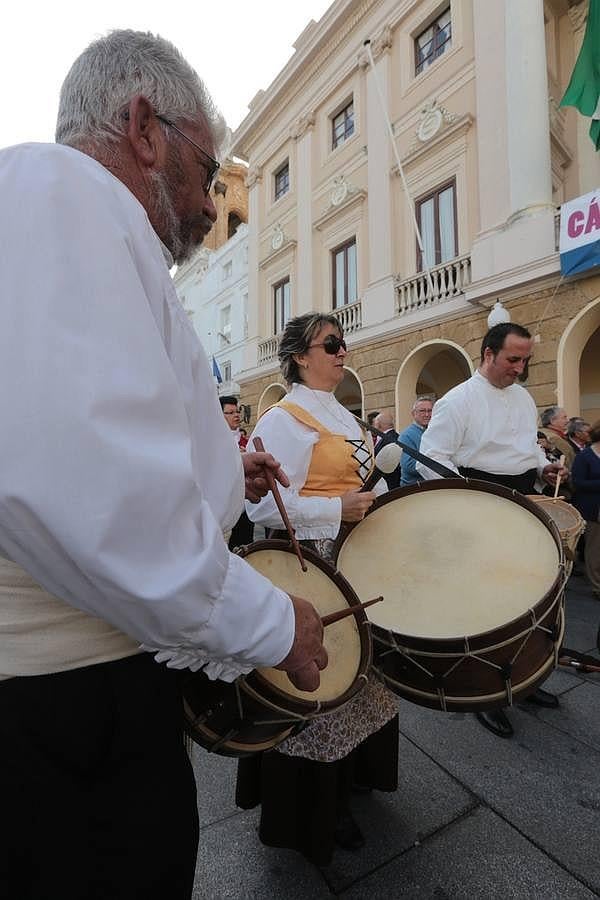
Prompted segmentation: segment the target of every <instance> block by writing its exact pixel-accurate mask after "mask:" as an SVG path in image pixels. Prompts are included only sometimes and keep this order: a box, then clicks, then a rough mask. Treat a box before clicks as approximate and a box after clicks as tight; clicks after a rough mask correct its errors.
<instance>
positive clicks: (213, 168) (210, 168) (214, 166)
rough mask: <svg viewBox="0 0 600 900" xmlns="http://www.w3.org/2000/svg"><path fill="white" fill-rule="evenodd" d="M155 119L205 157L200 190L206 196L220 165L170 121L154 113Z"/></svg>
mask: <svg viewBox="0 0 600 900" xmlns="http://www.w3.org/2000/svg"><path fill="white" fill-rule="evenodd" d="M156 118H157V119H158V120H159V122H164V124H165V125H168V126H169V128H172V129H173V131H176V132H177V134H178V135H180V137H182V138H184V139H185V140H186V141H187V142H188V144H191V145H192V147H194V148H195V149H196V150H198V151H199V152H200V153H201V154H202V155H203V156H205V157H206V159H207V160H208V162H203V163H202V165H203V166H204V168H205V169H206V178H205V180H204V184H203V185H202V188H203V190H204V193H205V194H208V193H209V191H210V189H211V187H212V186H213V182H214V180H215V176H216V174H217V172H218V171H219V169H220V168H221V164H220V163H219V162H217V160H216V159H214V158H213V157H212V156H211V155H210V153H207V152H206V150H203V149H202V147H201V146H200V144H197V143H196V141H193V140H192V139H191V137H188V136H187V134H185V133H184V132H183V131H182V130H181V128H178V127H177V125H175V124H174V123H173V122H171V120H170V119H165V117H164V116H160V115H159V114H158V113H156Z"/></svg>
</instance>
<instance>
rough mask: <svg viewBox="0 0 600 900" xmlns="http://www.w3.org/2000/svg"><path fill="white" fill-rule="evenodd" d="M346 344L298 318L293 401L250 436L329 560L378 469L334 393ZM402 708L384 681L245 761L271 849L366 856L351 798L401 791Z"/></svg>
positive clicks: (333, 328)
mask: <svg viewBox="0 0 600 900" xmlns="http://www.w3.org/2000/svg"><path fill="white" fill-rule="evenodd" d="M345 358H346V344H345V342H344V340H343V336H342V331H341V328H340V324H339V322H338V320H337V319H336V318H335V317H334V316H328V315H320V314H317V313H308V314H306V315H303V316H298V317H297V318H295V319H291V320H290V321H289V322H288V324H287V325H286V328H285V330H284V333H283V335H282V338H281V341H280V345H279V362H280V366H281V372H282V374H283V377H284V378H285V380H286V382H287V384H288V386H289V391H288V394H287V395H286V397H285V398H284V399H283V400H281V401H280V402H279V403H277V404H276V405H275V406H273V407H271V409H269V410H268V411H267V412H266V413H265V414H264V416H262V418H261V419H260V421H259V422H258V424H257V426H256V428H255V429H254V432H253V435H252V437H257V436H259V437H261V438H262V441H263V443H264V445H265V448H266V449H267V450H268V451H269V452H270V453H272V454H273V455H274V456H275V458H276V459H278V460H279V461H280V462H281V465H282V468H283V469H284V471H285V472H286V474H287V476H288V478H289V480H290V487H289V488H287V489H281V494H282V498H283V502H284V504H285V507H286V509H287V512H288V515H289V518H290V522H291V523H292V525H293V526H294V528H295V530H296V537H297V538H298V539H299V540H300V541H301V542H302V543H303V544H305V545H306V546H309V547H310V548H311V549H313V550H315V551H316V552H317V553H318V554H319V555H320V556H322V557H323V558H324V559H327V560H331V557H332V551H333V544H334V540H335V538H336V536H337V534H338V532H339V529H340V526H341V523H342V522H358V521H360V520H361V519H362V518H363V517H364V515H365V513H366V512H367V510H368V508H369V507H370V506H371V504H372V503H373V500H374V499H375V494H374V493H372V492H369V491H366V492H364V493H358V491H359V489H360V488H361V486H362V485H363V484H364V482H365V481H366V479H367V477H368V475H369V473H370V471H371V469H372V467H373V447H372V441H371V438H370V436H369V437H367V435H366V434H365V433H364V432H363V431H362V429H361V427H360V425H359V424H358V422H357V421H356V419H355V418H354V416H352V414H351V413H350V412H348V410H347V409H346V408H345V407H343V406H342V405H341V404H340V403H338V401H337V400H336V399H335V396H334V393H333V392H334V391H335V389H336V388H337V387H338V385H339V384H340V383H341V381H342V380H343V378H344V360H345ZM247 512H248V515H249V517H250V518H251V519H252V520H253V521H254V522H255V524H259V525H263V526H264V527H265V528H267V529H273V530H275V531H278V530H280V529H282V528H283V527H284V526H283V523H282V521H281V517H280V515H279V512H278V510H277V507H276V505H275V502H274V500H273V498H272V496H271V495H270V494H269V495H267V496H266V497H264V498H263V499H262V500H261V501H260V503H258V504H255V505H252V504H247ZM397 710H398V701H397V699H396V698H395V697H394V695H393V694H391V693H390V692H389V691H388V690H387V689H386V688H385V687H384V686H383V685H382V684H381V683H380V682H379V681H378V680H376V678H375V677H373V678H372V679H371V680H370V681H369V683H368V684H367V686H366V687H365V688H364V689H363V690H362V691H361V692H360V693H359V694H358V695H357V696H356V697H355V698H354V699H353V700H351V701H350V702H349V703H348V704H346V705H345V706H343V707H342V708H341V709H339V710H337V711H336V712H334V713H330V714H328V715H327V716H323V717H321V718H319V719H316V720H313V721H312V722H311V723H310V724H309V725H308V726H307V727H306V728H305V729H304V730H303V731H302V732H300V734H298V735H296V736H294V737H291V738H288V739H287V740H286V741H284V742H283V743H282V744H280V745H279V746H278V747H277V748H276V749H275V750H274V751H272V752H270V753H265V754H263V755H261V756H258V757H254V758H251V759H245V760H241V761H240V763H239V767H238V782H237V792H236V801H237V804H238V806H241V807H243V808H245V809H247V808H250V807H253V806H256V805H257V804H258V803H261V805H262V809H261V822H260V830H259V834H260V838H261V840H262V842H263V843H264V844H267V845H269V846H276V847H287V848H290V849H294V850H298V851H299V852H301V853H303V854H304V856H305V857H306V858H307V859H309V860H310V861H311V862H313V863H315V864H316V865H327V864H328V863H329V862H330V860H331V855H332V852H333V849H334V846H335V844H337V845H339V846H341V847H344V848H345V849H351V850H357V849H359V848H360V847H361V846H363V844H364V837H363V835H362V833H361V831H360V829H359V827H358V825H357V823H356V822H355V820H354V819H353V817H352V814H351V811H350V800H351V794H352V790H353V788H354V789H355V788H361V789H362V790H368V789H371V788H377V789H379V790H385V791H393V790H395V789H396V787H397V770H398V722H397Z"/></svg>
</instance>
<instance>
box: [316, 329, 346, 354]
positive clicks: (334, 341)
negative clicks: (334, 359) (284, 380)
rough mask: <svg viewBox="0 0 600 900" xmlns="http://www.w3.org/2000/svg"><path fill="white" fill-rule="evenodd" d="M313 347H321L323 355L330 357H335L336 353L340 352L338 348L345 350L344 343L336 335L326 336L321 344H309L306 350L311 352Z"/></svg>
mask: <svg viewBox="0 0 600 900" xmlns="http://www.w3.org/2000/svg"><path fill="white" fill-rule="evenodd" d="M313 347H322V348H323V350H324V351H325V353H328V354H329V355H330V356H335V354H336V353H339V352H340V347H341V348H342V349H343V350H346V349H347V348H346V341H345V340H344V339H343V338H341V337H338V336H337V334H328V335H327V337H326V338H325V340H324V341H323V343H322V344H310V345H309V347H308V349H309V350H312V348H313Z"/></svg>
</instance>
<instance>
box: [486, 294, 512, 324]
mask: <svg viewBox="0 0 600 900" xmlns="http://www.w3.org/2000/svg"><path fill="white" fill-rule="evenodd" d="M506 322H510V313H509V311H508V310H507V309H506V308H505V307H504V306H502V303H501V302H500V301H499V300H496V302H495V303H494V305H493V307H492V310H491V312H490V314H489V316H488V317H487V323H488V328H493V327H494V325H504V324H505V323H506Z"/></svg>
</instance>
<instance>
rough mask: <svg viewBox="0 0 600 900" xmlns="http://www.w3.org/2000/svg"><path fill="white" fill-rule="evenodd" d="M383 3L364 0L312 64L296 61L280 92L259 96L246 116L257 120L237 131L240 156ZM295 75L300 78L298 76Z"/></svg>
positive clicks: (340, 23) (243, 154) (332, 28)
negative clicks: (362, 21) (367, 17)
mask: <svg viewBox="0 0 600 900" xmlns="http://www.w3.org/2000/svg"><path fill="white" fill-rule="evenodd" d="M381 2H382V0H362V3H360V5H359V6H358V7H357V9H356V11H355V12H354V14H352V15H349V16H348V17H346V18H343V19H341V21H339V20H338V21H339V25H338V27H331V38H330V40H328V41H326V42H325V44H324V45H323V46H322V47H321V49H320V50H319V51H318V52H317V53H316V55H315V57H314V59H313V60H312V62H308V63H306V62H305V61H304V60H303V59H302V58H298V59H296V58H295V57H294V58H293V61H294V63H295V66H296V72H295V73H294V72H293V71H292V70H290V71H289V72H287V77H286V79H285V81H284V83H283V86H282V88H281V90H280V91H277V90H274V92H271V91H270V90H269V91H264V92H263V93H262V94H261V95H260V96H259V95H257V97H256V104H254V100H253V101H252V102H253V107H252V109H251V112H250V114H249V115H248V116H247V117H246V118H253V119H254V121H253V122H248V126H247V129H244V122H245V121H246V120H244V122H242V123H241V124H240V126H239V127H238V129H237V131H238V132H240V136H239V137H238V138H237V139H236V140H235V143H234V147H235V148H236V155H238V154H239V153H240V152H241V150H242V148H243V152H242V153H241V155H242V156H246V155H248V151H247V149H246V147H245V143H246V142H247V139H248V133H252V132H254V133H255V135H256V134H262V133H264V132H265V131H267V130H268V129H269V128H270V127H271V124H272V121H273V119H274V118H277V117H278V116H279V115H280V114H281V109H282V108H283V107H285V106H286V104H287V102H288V100H289V95H290V94H301V93H302V91H303V90H304V89H305V87H306V85H307V84H309V83H310V82H311V81H313V79H314V78H315V76H316V75H317V73H318V72H319V70H320V69H322V68H323V66H324V65H325V64H326V63H328V62H329V61H330V60H331V59H332V58H334V57H335V56H336V52H337V49H338V47H339V46H340V45H341V44H342V43H343V42H344V41H345V40H346V38H347V37H348V36H349V35H350V34H351V33H352V31H353V30H354V29H355V28H356V26H357V25H358V24H359V22H360V21H361V20H362V19H363V18H364V17H365V16H366V15H368V14H370V13H372V12H373V10H374V9H375V8H376V7H377V6H379V5H380V3H381ZM340 18H341V17H340ZM307 49H308V48H307ZM288 65H289V64H288ZM286 69H287V66H286ZM286 69H284V70H283V72H285V71H286ZM283 72H282V73H280V75H283ZM294 75H295V76H296V77H294ZM273 87H274V85H273ZM275 98H277V103H274V100H275ZM260 107H262V110H260V111H259V108H260ZM254 140H255V137H253V138H252V141H251V143H254ZM240 144H241V147H240Z"/></svg>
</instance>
